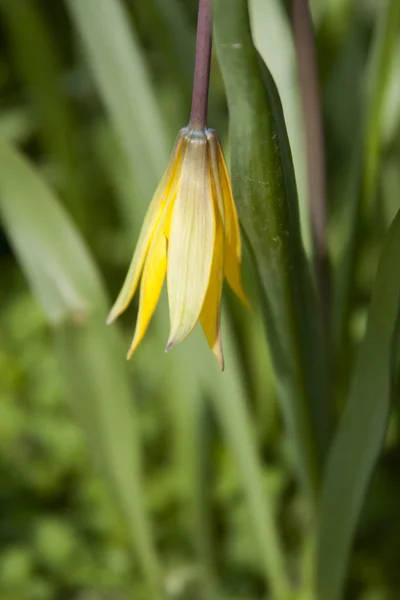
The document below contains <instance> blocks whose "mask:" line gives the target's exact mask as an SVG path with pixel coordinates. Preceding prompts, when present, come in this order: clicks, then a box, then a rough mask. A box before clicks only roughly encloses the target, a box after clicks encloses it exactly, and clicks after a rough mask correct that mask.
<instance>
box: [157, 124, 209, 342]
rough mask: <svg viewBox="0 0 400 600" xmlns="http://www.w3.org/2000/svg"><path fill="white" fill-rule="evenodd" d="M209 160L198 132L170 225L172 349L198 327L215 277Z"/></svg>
mask: <svg viewBox="0 0 400 600" xmlns="http://www.w3.org/2000/svg"><path fill="white" fill-rule="evenodd" d="M208 160H209V157H208V149H207V139H206V136H205V134H204V132H202V133H200V132H193V133H192V134H191V138H190V141H189V144H188V149H187V151H186V154H185V159H184V163H183V166H182V175H181V179H180V183H179V187H178V194H177V198H176V202H175V205H174V209H173V214H172V221H171V230H170V239H169V249H168V271H167V282H168V299H169V311H170V323H171V328H170V334H169V339H168V343H167V348H166V349H167V350H169V349H170V348H172V347H173V346H175V345H176V344H178V343H179V342H181V341H182V340H183V339H184V338H185V337H187V335H189V333H190V332H191V331H192V329H193V327H194V326H195V325H196V323H197V321H198V319H199V316H200V311H201V308H202V306H203V302H204V297H205V295H206V291H207V287H208V282H209V279H210V272H211V263H212V257H213V251H214V240H215V217H214V203H213V198H212V187H211V175H210V171H209V164H208Z"/></svg>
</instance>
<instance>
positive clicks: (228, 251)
mask: <svg viewBox="0 0 400 600" xmlns="http://www.w3.org/2000/svg"><path fill="white" fill-rule="evenodd" d="M217 149H218V167H219V169H218V170H219V174H220V181H221V186H222V194H223V198H224V209H225V266H224V271H225V277H226V279H227V281H228V283H229V285H230V286H231V288H232V290H233V291H234V292H235V294H236V295H237V296H238V298H240V300H241V301H242V302H243V304H245V305H246V306H247V307H250V303H249V301H248V299H247V296H246V294H245V292H244V290H243V286H242V275H241V271H240V264H241V260H242V248H241V242H240V230H239V220H238V216H237V212H236V206H235V202H234V200H233V194H232V188H231V182H230V179H229V173H228V169H227V167H226V163H225V158H224V155H223V152H222V148H221V146H220V144H219V143H217Z"/></svg>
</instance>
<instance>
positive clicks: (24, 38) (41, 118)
mask: <svg viewBox="0 0 400 600" xmlns="http://www.w3.org/2000/svg"><path fill="white" fill-rule="evenodd" d="M0 15H1V16H2V17H3V19H4V21H5V24H6V25H7V32H8V35H9V38H10V41H11V46H12V48H13V56H15V58H16V64H17V67H18V74H19V75H20V79H21V82H22V84H23V86H24V88H26V91H27V93H28V97H29V99H30V100H31V102H32V105H33V117H34V122H35V124H37V125H39V129H38V131H39V135H41V137H42V138H43V142H44V147H45V150H46V151H47V152H50V153H51V154H52V156H53V157H55V158H56V159H57V160H58V161H59V166H60V172H61V185H62V188H63V189H65V198H66V202H67V206H68V209H69V210H70V211H71V214H72V215H73V217H74V218H75V220H76V221H77V222H78V223H79V224H80V225H81V226H82V225H83V224H86V223H85V215H84V204H83V193H82V185H81V183H82V169H81V164H82V158H83V157H84V153H83V152H82V150H81V148H80V144H79V141H80V136H79V127H78V123H77V121H76V119H75V115H74V113H73V110H72V108H71V105H70V103H69V102H68V98H67V96H66V94H65V91H63V89H62V78H63V76H64V74H63V71H62V67H63V65H62V61H61V58H60V50H59V48H58V45H57V41H56V38H55V36H54V35H53V32H52V29H51V27H50V22H46V15H45V13H44V11H42V10H41V9H40V3H38V2H37V0H15V2H8V1H6V2H0ZM86 161H87V157H86Z"/></svg>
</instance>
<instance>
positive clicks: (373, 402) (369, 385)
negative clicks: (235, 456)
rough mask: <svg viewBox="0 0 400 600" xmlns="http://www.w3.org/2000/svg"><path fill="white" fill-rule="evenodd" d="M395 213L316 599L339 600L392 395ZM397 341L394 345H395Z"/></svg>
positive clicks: (398, 311)
mask: <svg viewBox="0 0 400 600" xmlns="http://www.w3.org/2000/svg"><path fill="white" fill-rule="evenodd" d="M399 256H400V212H399V213H398V214H397V216H396V218H395V220H394V222H393V224H392V226H391V228H390V230H389V232H388V234H387V237H386V241H385V245H384V248H383V251H382V255H381V258H380V261H379V267H378V273H377V277H376V281H375V286H374V291H373V295H372V301H371V306H370V309H369V318H368V327H367V333H366V336H365V339H364V341H363V343H362V345H361V348H360V351H359V356H358V361H357V366H356V370H355V373H354V376H353V380H352V384H351V389H350V393H349V398H348V401H347V405H346V408H345V410H344V413H343V416H342V419H341V423H340V426H339V429H338V432H337V434H336V436H335V439H334V442H333V446H332V450H331V452H330V456H329V460H328V463H327V469H326V474H325V478H324V485H323V491H322V500H321V512H320V520H319V529H318V541H317V554H316V556H317V598H323V599H324V600H339V598H341V597H342V590H343V586H344V581H345V575H346V569H347V564H348V560H349V554H350V550H351V545H352V542H353V539H354V535H355V531H356V527H357V522H358V517H359V514H360V510H361V508H362V505H363V502H364V500H365V496H366V494H367V489H368V484H369V481H370V479H371V475H372V471H373V469H374V466H375V463H376V461H377V458H378V455H379V452H380V450H381V447H382V443H383V440H384V435H385V430H386V424H387V420H388V415H389V408H390V400H391V398H393V393H394V376H395V364H394V360H395V356H396V346H395V341H396V336H398V334H399V332H400V321H399V319H400V278H399ZM398 341H399V340H398V338H397V344H398Z"/></svg>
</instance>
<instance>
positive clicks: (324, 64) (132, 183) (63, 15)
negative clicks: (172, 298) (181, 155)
mask: <svg viewBox="0 0 400 600" xmlns="http://www.w3.org/2000/svg"><path fill="white" fill-rule="evenodd" d="M293 1H295V0H293ZM310 5H311V8H312V11H313V13H312V16H313V25H314V28H315V39H316V51H317V58H318V66H319V75H320V77H319V83H320V88H321V97H322V104H323V124H324V130H325V142H326V157H327V160H326V162H327V185H328V190H327V192H328V193H327V197H328V217H329V218H328V230H327V232H326V235H327V244H328V250H329V258H330V261H331V283H332V288H331V291H330V295H331V298H332V314H331V319H330V321H329V322H328V325H327V324H326V323H325V328H326V329H328V328H329V329H330V331H329V335H324V336H322V333H324V334H326V333H327V332H326V331H323V332H322V331H321V330H322V327H321V319H320V312H322V311H320V308H321V307H320V306H319V304H320V300H319V297H318V295H317V294H316V293H315V290H314V287H315V285H314V280H316V277H315V268H314V264H313V262H312V260H310V257H309V255H311V254H312V242H311V241H310V236H309V234H308V231H309V229H310V226H309V223H308V219H309V216H308V215H309V206H308V193H307V189H306V188H307V186H306V184H305V182H306V180H307V173H306V168H307V165H306V153H305V150H304V144H305V139H306V136H305V135H304V133H305V132H304V123H303V119H302V112H301V105H300V98H301V94H300V93H299V85H300V82H299V80H298V77H297V71H296V69H297V64H296V54H295V52H294V44H293V31H292V28H291V23H290V14H291V10H290V8H291V2H290V1H289V2H283V1H281V0H269V2H266V1H262V0H248V1H246V0H213V11H214V34H215V35H214V44H215V53H214V56H213V61H212V79H211V88H210V100H209V126H210V127H213V128H215V129H217V131H218V133H219V135H220V136H221V139H222V140H223V142H224V141H225V140H227V139H228V136H227V133H228V120H229V147H228V144H224V146H225V149H226V151H227V155H228V157H229V158H230V163H231V170H232V184H233V190H234V195H235V198H236V201H237V206H238V211H239V215H240V220H241V225H242V226H243V233H244V237H245V241H246V246H247V249H245V256H244V269H243V270H244V279H245V288H246V290H247V291H248V292H249V296H250V297H251V302H252V304H253V306H254V308H255V310H254V311H247V310H246V309H244V308H243V307H241V306H240V305H239V304H238V303H237V301H236V300H235V299H234V298H233V297H232V295H231V294H230V292H229V291H228V290H224V308H223V315H222V316H223V318H222V320H223V325H222V329H223V343H224V352H225V362H226V372H225V373H224V374H221V373H220V372H219V370H218V367H217V365H216V364H215V363H216V361H215V359H214V357H212V356H211V353H210V352H209V349H208V347H207V346H206V342H205V341H204V339H203V338H202V337H201V336H200V335H198V334H197V332H196V331H195V332H194V333H193V334H192V335H191V337H190V338H189V339H188V340H187V341H185V343H184V344H182V345H181V346H180V347H178V348H175V349H174V350H173V351H172V352H171V353H169V354H168V355H165V354H164V347H165V342H166V339H167V331H168V314H167V306H166V298H165V297H164V294H163V296H162V298H161V301H160V305H159V307H158V308H157V312H156V314H155V316H154V318H153V321H152V324H151V327H150V329H149V332H148V334H147V335H146V337H145V339H144V340H143V342H142V343H141V346H140V348H139V350H138V351H137V353H136V354H135V356H134V358H133V359H132V361H131V362H130V363H126V361H125V354H126V350H127V348H128V345H129V341H130V339H131V335H132V326H133V323H134V320H135V314H136V304H135V305H134V307H133V309H132V310H131V309H130V310H129V311H128V315H127V316H124V317H123V318H122V319H121V327H120V326H118V325H113V326H112V327H108V328H107V327H106V325H105V316H106V313H107V310H108V309H109V307H110V304H111V302H110V299H111V297H112V296H115V294H116V292H117V290H118V288H119V286H120V285H121V283H122V278H123V276H124V272H125V270H126V268H127V265H128V264H129V259H130V254H131V252H132V251H133V247H134V244H135V241H136V239H137V235H138V231H139V229H140V225H141V221H142V217H143V214H144V212H145V209H146V207H147V205H148V203H149V201H150V199H151V195H152V193H153V191H154V189H155V187H156V185H157V183H158V179H159V177H160V174H161V173H162V170H163V168H165V165H166V162H167V160H168V154H169V151H170V148H172V144H173V140H174V137H175V135H176V134H177V130H178V129H179V128H180V127H182V126H185V125H186V124H187V120H188V117H189V108H190V94H191V85H192V70H193V61H194V47H195V36H194V33H195V27H196V13H197V2H196V1H195V0H193V1H192V2H186V1H185V0H146V2H131V1H130V0H62V1H60V2H52V0H12V1H11V0H3V1H2V2H0V24H1V27H2V31H4V36H3V37H2V40H1V42H0V43H1V47H2V53H1V55H0V88H1V93H2V104H1V107H0V218H1V227H2V229H1V230H0V269H1V273H2V276H1V284H0V301H1V312H0V512H1V515H2V519H1V525H0V600H53V599H58V598H60V599H62V598H68V599H70V598H72V599H75V598H76V599H77V600H78V599H79V600H84V599H86V598H88V599H89V598H90V599H91V600H106V599H109V598H115V599H117V598H118V599H119V598H121V599H122V598H124V599H128V598H132V599H133V598H134V599H135V600H149V599H152V598H158V599H162V598H165V599H166V598H171V599H174V600H181V599H182V600H183V599H187V598H190V599H193V600H196V599H197V600H228V599H229V600H259V599H261V598H271V600H272V599H277V600H340V599H343V600H348V599H349V600H353V599H354V598H360V599H361V600H372V599H379V600H392V599H394V598H398V597H399V594H400V592H399V590H400V582H399V575H398V556H399V553H400V543H399V540H400V520H399V517H398V502H399V499H400V486H399V484H398V458H399V452H400V430H399V413H398V409H399V406H398V399H399V394H400V375H399V364H400V361H399V357H400V355H399V335H398V334H399V332H398V327H399V310H400V294H399V281H400V280H399V275H398V256H399V254H400V247H399V244H400V229H399V224H400V221H399V215H398V209H399V202H398V198H399V194H398V189H399V186H400V168H399V165H400V144H399V142H398V139H399V127H400V102H399V94H398V90H399V81H400V76H399V74H400V71H399V64H400V61H399V52H400V46H399V43H398V39H399V33H400V9H399V6H400V5H399V2H398V1H397V0H385V1H384V2H379V3H371V2H360V3H356V2H353V1H352V0H341V1H340V2H336V1H335V2H333V1H329V0H327V1H326V2H324V3H315V2H314V3H313V2H310ZM259 53H260V54H259ZM261 57H262V58H261ZM219 69H220V70H219ZM275 82H276V85H275ZM225 88H226V89H225ZM225 94H226V96H225ZM227 106H228V110H229V119H228V110H227ZM292 155H293V161H294V165H293V164H292ZM296 187H297V189H296ZM396 213H397V216H396ZM299 214H301V224H300V220H299ZM258 292H259V293H258ZM325 308H326V307H325ZM328 308H329V307H328ZM325 314H329V310H328V311H325ZM264 324H265V328H264ZM327 341H328V345H327V346H328V347H326V345H325V344H326V342H327Z"/></svg>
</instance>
